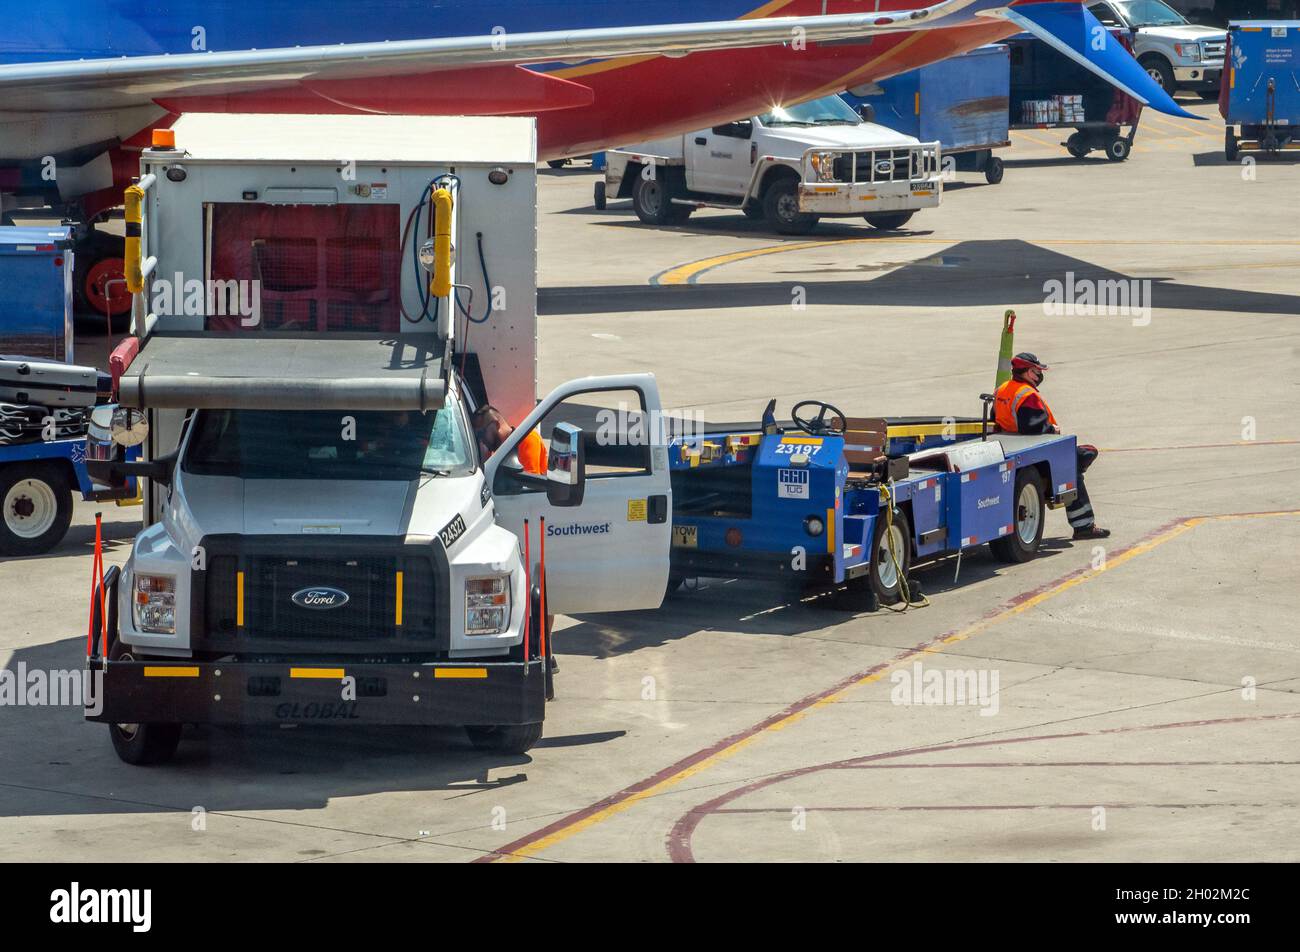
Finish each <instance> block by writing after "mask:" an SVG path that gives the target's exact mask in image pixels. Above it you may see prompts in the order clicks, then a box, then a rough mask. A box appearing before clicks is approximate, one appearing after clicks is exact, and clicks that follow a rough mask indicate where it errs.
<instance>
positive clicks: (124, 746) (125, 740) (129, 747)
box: [108, 641, 181, 767]
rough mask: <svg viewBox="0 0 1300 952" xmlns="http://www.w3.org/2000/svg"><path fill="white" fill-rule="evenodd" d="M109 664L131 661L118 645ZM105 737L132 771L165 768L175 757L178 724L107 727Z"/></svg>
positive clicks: (131, 658) (114, 645)
mask: <svg viewBox="0 0 1300 952" xmlns="http://www.w3.org/2000/svg"><path fill="white" fill-rule="evenodd" d="M109 660H111V661H134V660H135V658H134V657H133V656H132V655H131V651H130V649H129V648H127V647H126V646H125V645H123V644H122V643H121V642H120V641H115V642H114V643H113V647H112V648H111V649H110V650H109ZM108 736H109V738H110V739H111V740H112V741H113V749H114V750H115V751H117V756H118V757H120V758H121V759H122V760H123V761H125V762H126V763H128V764H131V765H133V766H136V767H147V766H149V765H151V764H165V763H166V762H167V761H169V760H171V759H172V757H173V756H174V755H175V754H176V747H177V745H178V744H180V741H181V725H180V724H109V725H108Z"/></svg>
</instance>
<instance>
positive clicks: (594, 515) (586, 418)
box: [484, 374, 672, 615]
mask: <svg viewBox="0 0 1300 952" xmlns="http://www.w3.org/2000/svg"><path fill="white" fill-rule="evenodd" d="M662 419H663V417H662V410H661V406H660V402H659V390H658V387H657V386H656V384H655V379H654V375H653V374H626V375H621V376H610V377H586V378H583V379H579V380H572V381H570V382H568V383H566V384H564V385H562V386H560V387H558V388H556V389H555V390H553V391H552V392H551V393H550V394H549V395H548V396H547V397H546V398H545V399H544V400H542V401H541V402H540V403H539V404H538V405H537V407H536V408H535V409H534V410H533V412H532V413H530V414H529V415H528V416H527V418H525V419H524V420H522V421H520V422H519V425H518V426H517V427H516V428H515V430H514V432H513V433H511V434H510V436H509V437H507V438H506V440H505V441H504V442H503V443H502V444H501V447H500V448H499V449H498V450H497V451H496V452H495V453H494V454H493V455H492V457H491V458H489V459H488V461H487V463H486V464H485V466H484V469H485V471H486V474H487V484H488V486H489V487H490V488H491V491H492V495H493V497H494V504H495V508H496V517H497V522H498V524H500V525H501V526H502V527H504V528H506V529H508V530H510V531H511V532H514V533H515V534H516V535H518V536H519V537H520V539H521V540H522V539H523V537H524V520H525V519H527V520H528V531H529V534H530V537H531V542H530V543H529V549H528V554H529V556H530V558H531V562H532V565H533V567H534V571H535V570H536V567H537V565H538V563H539V560H540V554H541V553H540V544H539V536H540V533H541V532H542V527H541V524H542V520H545V540H546V610H547V612H549V613H563V614H566V615H573V614H583V613H587V612H606V611H633V610H638V609H646V608H658V607H659V605H660V603H661V602H662V601H663V598H664V592H665V591H666V588H667V584H668V563H669V547H670V543H671V536H672V516H671V513H672V484H671V482H670V476H669V469H668V451H667V449H666V448H665V446H664V440H663V436H664V434H663V432H662V428H661V427H660V424H659V421H661V420H662ZM561 424H570V427H567V428H561ZM573 428H576V429H577V430H579V431H580V433H579V434H578V436H577V438H578V439H580V440H581V446H582V454H581V455H582V457H583V461H582V467H583V470H584V473H583V483H582V492H581V495H580V499H581V502H579V503H578V504H576V505H574V504H569V505H557V504H554V503H552V502H551V501H550V500H549V499H548V494H547V491H546V483H547V478H546V477H542V476H539V475H530V474H527V473H524V472H523V470H522V469H521V468H520V466H519V463H518V458H517V454H516V452H515V451H516V449H517V447H518V446H519V444H520V443H521V442H522V441H523V439H524V437H526V436H527V435H528V434H529V433H530V432H532V431H533V430H534V429H536V430H537V431H538V432H539V434H540V436H541V438H542V440H543V442H544V443H545V444H547V445H548V458H549V457H550V456H552V455H556V454H559V453H561V452H562V449H561V448H560V447H559V446H557V445H556V441H557V438H558V436H557V433H565V432H569V433H571V432H573ZM532 577H533V578H534V579H535V578H536V575H535V574H534V575H533V576H532Z"/></svg>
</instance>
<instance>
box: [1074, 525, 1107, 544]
mask: <svg viewBox="0 0 1300 952" xmlns="http://www.w3.org/2000/svg"><path fill="white" fill-rule="evenodd" d="M1108 538H1110V530H1109V529H1103V528H1101V527H1100V526H1098V525H1096V524H1095V523H1094V524H1093V525H1090V526H1084V527H1083V528H1081V529H1075V530H1074V540H1075V541H1076V542H1077V541H1079V540H1080V539H1108Z"/></svg>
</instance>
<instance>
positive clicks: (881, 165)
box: [876, 159, 894, 175]
mask: <svg viewBox="0 0 1300 952" xmlns="http://www.w3.org/2000/svg"><path fill="white" fill-rule="evenodd" d="M876 171H877V172H879V173H881V174H882V175H888V174H889V173H890V172H892V171H894V163H893V162H891V161H889V159H881V160H880V161H879V162H877V163H876Z"/></svg>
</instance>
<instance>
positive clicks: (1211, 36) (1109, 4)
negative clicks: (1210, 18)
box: [1088, 0, 1228, 97]
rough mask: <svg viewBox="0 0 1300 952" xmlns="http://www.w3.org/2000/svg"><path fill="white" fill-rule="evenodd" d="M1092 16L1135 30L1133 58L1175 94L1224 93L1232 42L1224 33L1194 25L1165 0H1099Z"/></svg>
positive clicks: (1090, 9) (1091, 8) (1104, 23)
mask: <svg viewBox="0 0 1300 952" xmlns="http://www.w3.org/2000/svg"><path fill="white" fill-rule="evenodd" d="M1088 12H1090V13H1091V14H1092V15H1093V16H1095V17H1096V18H1097V19H1098V20H1099V21H1101V25H1102V26H1105V27H1110V28H1116V27H1118V28H1120V29H1124V30H1128V31H1130V32H1131V34H1132V36H1133V56H1134V57H1135V58H1136V59H1137V61H1138V62H1139V63H1141V64H1142V67H1143V68H1144V69H1145V70H1146V71H1147V73H1148V75H1150V77H1151V78H1152V79H1154V80H1155V81H1156V82H1157V83H1159V84H1160V85H1161V86H1162V87H1164V89H1165V91H1166V92H1168V93H1169V95H1171V96H1172V95H1173V94H1174V93H1175V92H1177V91H1178V90H1180V89H1190V90H1194V91H1196V92H1199V93H1202V94H1203V95H1205V96H1206V97H1212V96H1217V95H1218V92H1219V81H1220V79H1222V77H1223V51H1224V48H1225V47H1226V46H1227V42H1228V35H1227V33H1226V32H1224V31H1223V30H1220V29H1216V28H1215V27H1209V26H1199V25H1197V24H1195V23H1189V22H1187V19H1186V17H1184V16H1183V15H1182V14H1181V13H1179V12H1178V11H1176V10H1174V9H1173V8H1172V7H1170V6H1168V5H1167V4H1165V3H1162V2H1161V0H1097V2H1096V3H1092V4H1089V6H1088Z"/></svg>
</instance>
